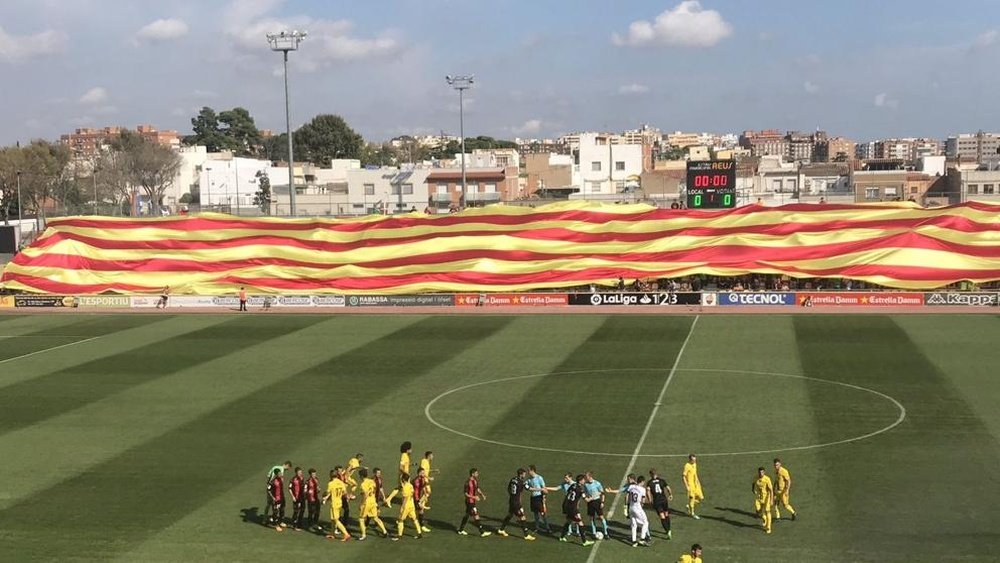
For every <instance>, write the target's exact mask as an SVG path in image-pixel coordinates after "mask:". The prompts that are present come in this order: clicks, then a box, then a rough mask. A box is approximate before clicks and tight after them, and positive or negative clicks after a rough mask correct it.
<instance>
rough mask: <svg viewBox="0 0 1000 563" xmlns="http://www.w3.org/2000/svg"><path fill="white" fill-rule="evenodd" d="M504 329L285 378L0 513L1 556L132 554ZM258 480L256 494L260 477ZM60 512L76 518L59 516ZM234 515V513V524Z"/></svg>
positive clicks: (456, 334)
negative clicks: (383, 364) (320, 434)
mask: <svg viewBox="0 0 1000 563" xmlns="http://www.w3.org/2000/svg"><path fill="white" fill-rule="evenodd" d="M510 320H511V319H510V318H486V317H483V318H478V319H474V320H473V319H470V322H467V323H462V325H461V326H457V325H455V324H453V323H451V322H450V321H449V319H447V318H428V319H426V320H422V321H420V322H417V323H415V324H412V325H409V326H406V327H404V328H402V329H400V330H398V331H395V332H393V333H391V334H389V335H387V336H385V337H383V338H380V339H378V340H376V341H374V342H371V343H369V344H367V345H365V346H362V347H360V348H357V349H355V350H353V351H351V352H348V353H347V354H343V355H341V356H339V357H336V358H333V359H331V360H329V361H327V362H324V363H322V364H320V365H318V366H315V367H312V368H309V369H306V370H303V371H300V372H298V373H295V374H289V375H288V376H286V377H285V378H284V379H281V380H279V381H277V382H275V383H273V384H271V385H269V386H267V387H264V388H261V389H259V390H257V391H255V392H254V393H252V394H250V395H248V396H245V397H242V398H240V399H239V400H237V401H233V402H231V403H228V404H226V405H224V406H223V407H221V408H219V409H216V410H214V411H212V412H210V413H208V414H206V415H205V416H202V417H200V418H198V419H196V420H193V421H191V422H189V423H187V424H184V425H183V426H181V427H179V428H176V429H174V430H172V431H170V432H168V433H166V434H164V435H162V436H159V437H157V438H155V439H153V440H149V441H147V442H145V443H144V444H142V445H140V446H138V447H135V448H132V449H130V450H128V451H126V452H123V453H122V454H121V455H120V456H117V457H116V458H114V459H111V460H108V461H107V462H105V463H102V464H100V465H98V466H96V467H94V468H92V469H90V470H88V471H86V472H84V473H83V474H81V475H79V476H77V477H75V478H73V479H70V480H68V481H65V482H63V483H60V484H59V485H57V486H56V487H53V488H52V489H51V490H46V491H43V492H41V493H39V494H37V495H35V496H33V497H32V498H30V499H27V500H26V501H24V502H22V503H19V504H17V505H15V506H12V507H10V508H8V509H6V510H3V511H0V530H4V532H3V533H4V534H7V535H8V536H9V537H7V538H5V541H4V542H3V549H7V550H9V553H18V554H26V556H27V557H40V558H56V559H65V558H69V557H79V556H81V555H82V554H85V556H86V557H89V558H102V559H103V558H109V557H112V556H114V555H116V554H119V553H122V552H124V551H127V550H129V549H131V548H134V547H135V546H136V545H138V544H139V543H140V542H142V541H143V540H144V539H146V538H148V537H149V536H150V535H151V534H153V533H156V532H158V531H160V530H162V529H164V528H166V527H167V526H169V525H171V524H172V523H173V522H176V521H177V520H178V519H180V518H183V517H184V516H185V515H187V514H188V513H190V512H191V511H193V510H196V509H197V508H198V507H200V506H202V505H203V504H204V503H206V502H210V501H211V499H212V498H214V497H215V496H216V495H218V494H220V492H221V491H224V490H226V489H227V488H228V487H229V486H231V484H232V483H233V482H234V481H243V480H245V479H250V478H252V477H253V476H254V475H257V474H260V473H261V466H262V459H279V458H281V457H283V455H284V454H285V453H286V452H287V451H289V450H292V449H294V448H296V447H297V446H298V444H301V443H302V442H304V441H306V440H309V439H310V438H311V436H312V434H311V433H310V431H309V429H310V428H312V427H314V426H316V425H331V424H336V423H337V422H338V421H339V420H340V419H342V418H343V417H345V416H348V415H349V414H350V410H349V409H348V408H337V406H338V405H343V404H344V403H343V401H345V399H346V398H348V397H349V398H352V399H354V400H355V401H357V402H359V403H361V404H365V403H368V402H370V401H373V400H376V399H377V398H378V397H379V396H381V394H383V393H384V389H385V388H386V386H391V385H393V384H398V383H399V382H400V381H402V380H405V379H406V378H408V377H414V376H419V374H421V373H423V372H426V371H428V370H431V369H434V367H435V366H437V365H439V364H440V363H441V362H443V361H445V360H446V359H447V358H448V356H449V355H450V354H455V353H459V352H461V350H463V349H464V348H467V347H469V346H472V345H473V344H474V343H475V342H476V341H477V340H480V339H484V338H487V337H489V336H490V335H491V334H493V333H494V332H496V331H497V330H500V329H501V328H502V327H503V326H504V325H506V324H507V323H509V322H510ZM273 321H274V318H260V319H259V323H260V324H259V325H258V330H259V331H261V332H267V331H268V330H269V329H268V328H267V326H268V325H269V324H270V322H273ZM343 322H344V323H345V326H344V329H343V330H344V333H345V334H350V330H351V328H350V327H351V326H352V325H355V324H358V323H377V322H385V320H384V319H382V320H380V319H377V318H371V317H369V318H361V317H352V318H350V319H345V321H343ZM331 337H334V335H331ZM400 352H402V353H407V355H408V356H409V361H408V362H407V366H408V370H407V371H405V372H404V371H400V372H397V373H394V374H391V375H389V376H383V377H382V378H380V379H379V380H377V381H373V380H371V379H369V378H366V377H364V376H365V374H366V372H368V373H371V370H372V368H371V367H366V366H371V365H373V364H377V363H378V362H379V361H380V359H381V358H388V357H390V356H391V355H392V354H394V353H400ZM269 463H271V462H268V463H264V464H263V465H264V466H268V465H269ZM265 469H266V467H265ZM261 480H262V486H263V475H262V474H261ZM262 491H263V489H262V490H261V494H262ZM65 506H73V507H74V511H72V512H70V513H67V512H66V511H65V510H63V508H64V507H65ZM236 512H238V511H237V508H236V507H234V516H235V515H236ZM56 513H58V514H60V515H61V517H60V518H59V525H58V526H53V527H50V528H39V527H38V526H37V522H40V521H44V520H45V519H47V518H49V517H51V515H52V514H56Z"/></svg>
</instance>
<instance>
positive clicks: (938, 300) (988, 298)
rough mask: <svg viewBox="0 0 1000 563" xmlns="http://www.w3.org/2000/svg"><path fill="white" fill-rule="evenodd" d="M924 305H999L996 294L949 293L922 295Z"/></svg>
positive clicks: (938, 292) (940, 292) (937, 292)
mask: <svg viewBox="0 0 1000 563" xmlns="http://www.w3.org/2000/svg"><path fill="white" fill-rule="evenodd" d="M924 305H927V306H928V307H942V306H945V307H946V306H952V307H997V306H998V305H1000V294H998V293H986V292H975V293H950V292H946V291H936V292H934V293H925V294H924Z"/></svg>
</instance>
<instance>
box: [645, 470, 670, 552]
mask: <svg viewBox="0 0 1000 563" xmlns="http://www.w3.org/2000/svg"><path fill="white" fill-rule="evenodd" d="M646 490H648V491H649V494H650V495H651V496H652V497H653V510H655V511H656V514H657V515H658V516H659V517H660V525H661V526H663V531H664V532H666V533H667V539H668V540H669V539H671V537H672V536H673V534H671V533H670V501H671V500H673V498H674V492H673V491H671V490H670V485H668V484H667V482H666V481H665V480H664V479H663V478H662V477H660V475H659V473H657V472H656V470H655V469H650V470H649V483H647V484H646Z"/></svg>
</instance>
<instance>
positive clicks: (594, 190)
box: [587, 182, 601, 193]
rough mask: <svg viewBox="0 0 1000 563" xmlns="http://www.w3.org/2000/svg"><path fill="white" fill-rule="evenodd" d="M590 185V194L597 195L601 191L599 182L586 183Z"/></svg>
mask: <svg viewBox="0 0 1000 563" xmlns="http://www.w3.org/2000/svg"><path fill="white" fill-rule="evenodd" d="M587 183H588V184H590V193H597V192H599V191H601V182H587Z"/></svg>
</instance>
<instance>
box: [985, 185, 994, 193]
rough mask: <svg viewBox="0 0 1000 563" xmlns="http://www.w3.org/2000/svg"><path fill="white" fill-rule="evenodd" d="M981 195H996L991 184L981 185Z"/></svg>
mask: <svg viewBox="0 0 1000 563" xmlns="http://www.w3.org/2000/svg"><path fill="white" fill-rule="evenodd" d="M983 193H984V194H994V193H996V192H995V191H994V190H993V184H983Z"/></svg>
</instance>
